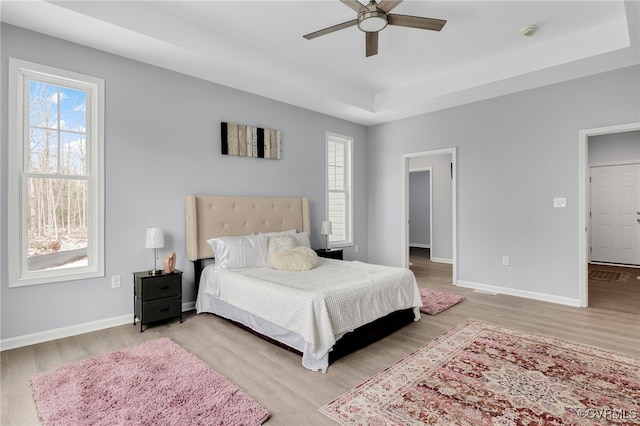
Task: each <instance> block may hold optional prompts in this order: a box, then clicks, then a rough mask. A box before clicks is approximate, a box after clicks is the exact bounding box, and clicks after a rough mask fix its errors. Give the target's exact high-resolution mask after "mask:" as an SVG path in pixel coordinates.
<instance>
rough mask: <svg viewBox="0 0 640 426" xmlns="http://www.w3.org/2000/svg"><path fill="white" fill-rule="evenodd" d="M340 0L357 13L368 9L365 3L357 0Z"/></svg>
mask: <svg viewBox="0 0 640 426" xmlns="http://www.w3.org/2000/svg"><path fill="white" fill-rule="evenodd" d="M340 1H341V2H342V3H344V4H346V5H347V6H349V7H350V8H351V9H353V10H355V11H356V12H358V13H360V12H366V11H367V10H369V9H367V7H366V6H365V5H363V4H362V3H360V2H359V1H358V0H340Z"/></svg>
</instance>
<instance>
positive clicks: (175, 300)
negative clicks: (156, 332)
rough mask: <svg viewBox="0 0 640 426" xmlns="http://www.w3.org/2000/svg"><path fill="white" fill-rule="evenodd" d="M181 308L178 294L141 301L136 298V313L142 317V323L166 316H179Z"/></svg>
mask: <svg viewBox="0 0 640 426" xmlns="http://www.w3.org/2000/svg"><path fill="white" fill-rule="evenodd" d="M181 309H182V303H181V302H180V296H176V297H166V298H164V299H156V300H150V301H148V302H142V301H141V300H140V299H136V313H138V314H141V315H140V316H139V318H144V324H147V323H150V322H154V321H160V320H163V319H168V318H175V317H179V316H180V314H181V312H180V310H181Z"/></svg>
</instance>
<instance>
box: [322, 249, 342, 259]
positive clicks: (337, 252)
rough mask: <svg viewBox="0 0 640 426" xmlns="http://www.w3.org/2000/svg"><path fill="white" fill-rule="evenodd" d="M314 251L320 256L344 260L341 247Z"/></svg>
mask: <svg viewBox="0 0 640 426" xmlns="http://www.w3.org/2000/svg"><path fill="white" fill-rule="evenodd" d="M316 253H317V254H318V256H320V257H326V258H329V259H338V260H344V258H343V256H342V249H329V250H327V249H317V250H316Z"/></svg>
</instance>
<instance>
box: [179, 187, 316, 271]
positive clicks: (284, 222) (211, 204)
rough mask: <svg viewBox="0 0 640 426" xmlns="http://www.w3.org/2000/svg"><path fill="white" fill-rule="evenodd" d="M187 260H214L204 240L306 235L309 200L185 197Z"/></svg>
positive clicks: (207, 196)
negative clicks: (278, 233) (261, 234)
mask: <svg viewBox="0 0 640 426" xmlns="http://www.w3.org/2000/svg"><path fill="white" fill-rule="evenodd" d="M186 203H187V205H186V208H187V211H186V225H187V235H186V241H187V258H188V259H189V260H191V261H196V260H199V259H208V258H211V257H213V256H214V254H213V251H212V250H211V247H210V246H209V244H207V240H208V239H210V238H215V237H224V236H237V235H246V234H253V233H256V232H274V231H286V230H289V229H295V230H297V231H298V232H305V231H306V232H309V230H310V228H309V200H308V199H307V198H285V197H236V196H217V195H187V199H186Z"/></svg>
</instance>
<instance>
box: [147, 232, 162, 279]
mask: <svg viewBox="0 0 640 426" xmlns="http://www.w3.org/2000/svg"><path fill="white" fill-rule="evenodd" d="M144 246H145V247H146V248H152V249H153V269H150V270H149V274H150V275H160V274H162V269H158V265H157V259H158V249H159V248H162V247H164V231H163V230H162V228H147V239H146V241H145V244H144Z"/></svg>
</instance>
